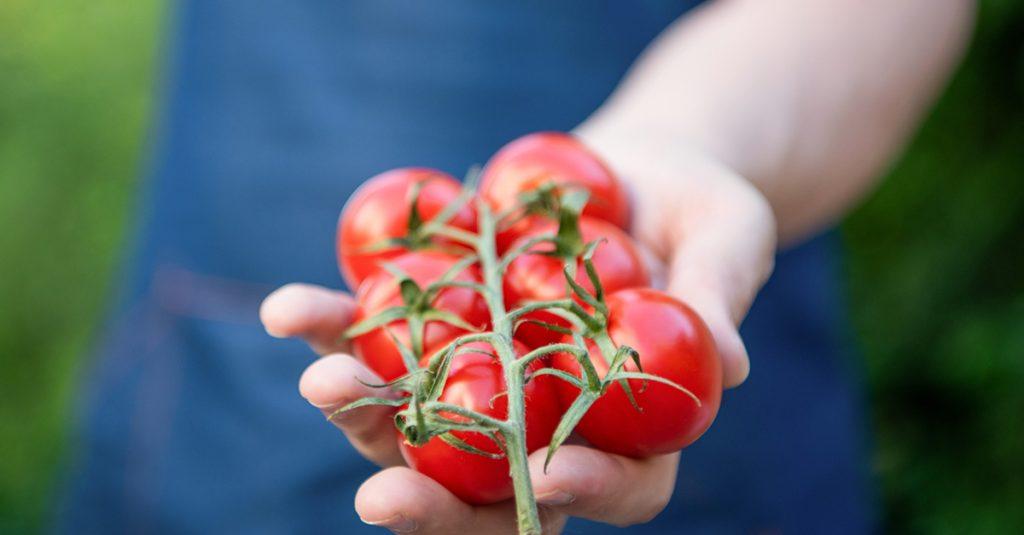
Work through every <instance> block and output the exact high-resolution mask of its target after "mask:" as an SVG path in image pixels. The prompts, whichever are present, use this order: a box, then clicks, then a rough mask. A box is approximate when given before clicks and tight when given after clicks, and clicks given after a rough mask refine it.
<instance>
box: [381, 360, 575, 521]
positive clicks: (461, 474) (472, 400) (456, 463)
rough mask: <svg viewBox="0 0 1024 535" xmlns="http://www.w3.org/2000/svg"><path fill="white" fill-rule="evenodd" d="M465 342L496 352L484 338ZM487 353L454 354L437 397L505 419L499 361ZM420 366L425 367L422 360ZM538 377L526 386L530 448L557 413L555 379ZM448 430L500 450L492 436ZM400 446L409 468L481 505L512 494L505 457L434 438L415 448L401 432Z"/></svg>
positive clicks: (543, 439) (541, 442)
mask: <svg viewBox="0 0 1024 535" xmlns="http://www.w3.org/2000/svg"><path fill="white" fill-rule="evenodd" d="M463 347H469V348H473V349H477V350H479V351H482V352H486V353H490V354H491V355H493V353H494V349H493V348H492V347H491V345H490V344H488V343H486V342H477V343H473V344H467V345H466V346H463ZM514 347H515V350H516V353H517V354H518V355H519V356H522V355H523V354H525V353H526V351H527V348H526V347H525V346H523V345H522V344H520V343H518V342H516V343H515V346H514ZM491 355H488V354H484V353H477V352H469V353H459V354H457V355H456V356H455V357H454V358H453V360H452V364H451V369H450V370H449V372H448V381H447V382H446V383H445V387H444V391H443V392H442V394H441V398H440V400H441V401H444V402H446V403H453V404H456V405H460V406H462V407H466V408H469V409H472V410H474V411H477V412H479V413H481V414H485V415H487V416H491V417H494V418H499V419H504V418H505V417H506V416H507V415H508V400H507V398H506V397H505V396H499V394H502V393H503V392H505V380H504V376H503V374H502V366H501V363H500V362H499V361H498V360H497V358H495V357H494V356H491ZM421 365H422V366H425V365H426V362H425V361H424V362H423V363H421ZM537 367H539V363H538V364H537ZM533 369H535V368H533ZM541 379H549V378H548V377H542V378H538V379H537V380H530V381H528V382H527V383H526V385H525V387H524V395H525V397H526V400H525V403H526V415H525V416H526V448H527V451H529V452H533V451H536V450H537V449H540V448H542V447H544V446H547V445H548V444H549V443H550V441H551V435H552V434H554V432H555V427H557V426H558V421H559V419H560V418H561V411H560V407H559V403H558V398H557V396H556V394H555V392H554V387H553V383H552V382H550V381H546V380H541ZM453 418H455V417H453ZM452 434H453V435H455V436H456V437H458V438H459V439H461V440H462V441H464V442H466V443H467V444H469V445H471V446H473V447H475V448H477V449H479V450H482V451H486V452H488V453H500V452H501V450H500V449H499V448H498V446H497V445H496V444H495V443H494V442H493V441H492V440H491V439H490V438H488V437H487V436H485V435H482V434H480V433H472V432H462V431H454V432H452ZM399 445H400V449H401V451H402V457H404V458H405V461H406V462H407V463H408V464H409V466H410V467H412V468H413V469H414V470H417V471H419V472H421V473H423V474H426V475H427V476H430V477H431V478H432V479H434V480H435V481H437V482H438V483H441V484H442V485H444V487H445V488H447V489H448V490H450V491H451V492H452V493H453V494H455V495H456V496H458V497H459V499H461V500H462V501H464V502H466V503H470V504H474V505H483V504H489V503H495V502H500V501H503V500H507V499H509V498H511V497H512V494H513V492H512V478H511V477H510V476H509V467H508V461H507V460H506V459H491V458H488V457H484V456H481V455H476V454H473V453H469V452H465V451H462V450H458V449H456V448H454V447H452V446H450V445H448V444H446V443H445V442H443V441H442V440H441V439H439V438H436V437H435V438H432V439H431V440H430V441H428V442H427V443H426V444H424V445H422V446H419V447H413V446H410V445H409V444H407V443H406V442H405V441H404V440H403V439H402V438H401V435H400V436H399Z"/></svg>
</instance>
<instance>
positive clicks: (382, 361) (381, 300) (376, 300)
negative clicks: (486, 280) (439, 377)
mask: <svg viewBox="0 0 1024 535" xmlns="http://www.w3.org/2000/svg"><path fill="white" fill-rule="evenodd" d="M458 260H459V259H458V257H456V256H452V255H449V254H445V253H440V252H436V251H416V252H411V253H406V254H404V255H402V256H400V257H398V258H395V259H394V260H392V263H393V264H394V265H396V266H398V267H399V268H401V269H402V270H403V271H405V272H406V273H408V274H409V276H410V277H412V279H413V280H414V281H415V282H416V284H419V285H420V287H421V288H426V287H427V285H428V284H430V283H432V282H435V281H437V280H438V279H440V278H441V276H442V275H444V273H445V272H446V271H448V269H450V268H451V267H452V265H454V264H455V263H456V262H458ZM456 279H457V280H465V281H474V282H480V272H479V269H478V268H477V267H476V266H470V267H469V268H466V269H465V270H463V271H462V272H461V273H460V274H459V275H458V277H456ZM356 300H357V301H358V303H359V307H358V308H357V310H356V316H355V321H357V322H358V321H360V320H362V319H364V318H367V317H369V316H372V315H374V314H376V313H378V312H380V311H382V310H384V309H386V308H389V307H393V306H398V305H401V304H402V297H401V295H400V293H399V288H398V281H397V280H396V279H395V277H394V276H393V275H392V274H391V273H390V272H388V271H386V270H383V269H379V268H378V270H377V271H376V272H374V274H372V275H370V276H369V277H367V278H366V280H364V281H363V283H362V284H360V285H359V291H358V292H357V293H356ZM432 305H433V307H434V308H437V309H440V310H445V311H448V312H451V313H453V314H455V315H457V316H459V317H460V318H462V319H464V320H466V322H468V323H469V324H471V325H475V326H480V327H484V326H486V325H487V323H488V319H489V317H490V316H489V313H488V310H487V305H486V303H485V302H484V300H483V298H482V297H480V294H478V293H477V292H475V291H473V290H471V289H468V288H446V289H444V290H441V291H440V292H439V293H438V295H437V297H435V298H434V302H433V303H432ZM387 330H390V331H391V333H392V334H394V335H395V337H396V338H398V339H399V340H401V341H402V343H403V344H405V345H406V347H409V344H410V339H409V327H408V325H407V324H406V321H405V320H404V319H403V320H397V321H394V322H391V323H389V324H388V325H387V329H385V328H383V327H381V328H378V329H374V330H372V331H370V332H368V333H365V334H362V335H360V336H357V337H355V338H354V339H353V340H352V350H353V352H354V353H355V355H356V356H357V357H359V358H360V359H362V360H363V361H364V362H366V364H367V366H369V367H370V368H371V369H372V370H373V371H375V372H377V374H378V375H380V376H381V378H383V379H384V380H385V381H390V380H392V379H395V378H397V377H399V376H401V375H404V374H405V373H406V372H407V371H408V370H406V367H405V363H404V362H403V360H402V354H401V353H400V352H399V351H398V348H397V347H395V343H394V341H393V340H392V339H391V336H390V335H388V332H387ZM460 334H465V331H464V330H463V329H460V328H458V327H455V326H453V325H450V324H448V323H442V322H439V321H431V322H427V324H426V328H425V329H424V336H423V347H425V348H430V347H434V346H436V345H438V344H439V343H446V342H447V341H448V340H450V339H452V338H454V337H455V336H458V335H460Z"/></svg>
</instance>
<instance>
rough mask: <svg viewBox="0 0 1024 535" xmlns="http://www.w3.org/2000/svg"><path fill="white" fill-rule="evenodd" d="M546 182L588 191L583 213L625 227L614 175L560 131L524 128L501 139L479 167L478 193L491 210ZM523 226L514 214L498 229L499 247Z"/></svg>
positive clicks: (625, 208) (622, 194)
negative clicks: (509, 139) (512, 219)
mask: <svg viewBox="0 0 1024 535" xmlns="http://www.w3.org/2000/svg"><path fill="white" fill-rule="evenodd" d="M547 183H552V184H554V185H555V186H556V187H564V186H570V187H577V188H582V189H585V190H587V191H588V192H590V199H589V201H588V202H587V205H586V207H585V208H584V210H583V214H584V215H587V216H590V217H595V218H598V219H603V220H605V221H608V222H609V223H611V224H613V225H615V226H617V227H619V228H622V229H625V228H627V227H628V226H629V198H628V196H627V194H626V190H625V188H624V187H623V185H622V183H621V182H620V181H619V179H618V177H616V176H615V174H614V173H613V172H612V171H611V170H610V169H609V168H608V166H607V165H605V163H604V162H602V161H601V159H600V158H598V157H597V155H595V154H594V153H593V152H591V151H590V149H588V148H587V147H586V146H585V145H584V144H583V143H582V142H580V141H579V140H578V139H576V138H575V137H573V136H572V135H569V134H564V133H561V132H538V133H535V134H529V135H526V136H523V137H521V138H519V139H516V140H514V141H512V142H511V143H509V144H507V145H505V146H504V147H502V148H501V150H499V151H498V152H497V154H495V155H494V156H493V157H492V158H491V159H490V161H488V162H487V165H486V167H484V171H483V176H482V178H481V181H480V196H481V197H482V198H483V199H484V200H485V201H487V203H488V204H490V206H491V208H493V209H494V210H495V212H498V213H501V212H504V211H508V210H511V209H513V208H515V206H516V204H517V203H518V202H519V199H520V195H521V194H523V193H528V192H531V191H536V190H537V189H538V188H540V187H541V186H543V185H545V184H547ZM528 228H529V224H528V222H526V221H523V220H520V221H519V222H517V223H516V224H514V225H512V226H511V227H510V228H508V229H505V230H503V231H502V232H500V233H499V234H498V237H497V241H498V247H499V250H504V248H505V246H507V245H508V244H509V243H511V242H512V241H513V240H514V239H515V238H516V237H518V236H520V235H522V234H523V233H524V232H526V231H527V230H528Z"/></svg>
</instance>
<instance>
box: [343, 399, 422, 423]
mask: <svg viewBox="0 0 1024 535" xmlns="http://www.w3.org/2000/svg"><path fill="white" fill-rule="evenodd" d="M408 402H409V398H399V399H392V398H362V399H357V400H356V401H353V402H352V403H349V404H348V405H345V406H344V407H342V408H340V409H338V410H336V411H334V412H332V413H331V414H330V415H329V416H327V419H328V420H334V419H335V418H337V417H338V416H340V415H341V414H344V413H346V412H348V411H351V410H354V409H358V408H360V407H370V406H384V407H401V406H402V405H405V404H406V403H408Z"/></svg>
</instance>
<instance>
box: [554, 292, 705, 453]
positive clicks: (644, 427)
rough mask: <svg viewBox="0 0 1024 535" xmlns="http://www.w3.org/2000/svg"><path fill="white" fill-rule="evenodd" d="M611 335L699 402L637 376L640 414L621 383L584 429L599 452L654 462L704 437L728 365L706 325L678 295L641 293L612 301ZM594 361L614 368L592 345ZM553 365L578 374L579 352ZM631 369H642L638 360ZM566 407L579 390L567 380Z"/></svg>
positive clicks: (561, 385) (634, 385)
mask: <svg viewBox="0 0 1024 535" xmlns="http://www.w3.org/2000/svg"><path fill="white" fill-rule="evenodd" d="M607 303H608V308H609V317H608V332H609V334H610V335H611V338H612V341H614V342H615V343H616V344H624V345H628V346H630V347H632V348H633V349H636V350H637V351H638V352H639V353H640V364H641V365H642V367H643V371H644V372H646V373H649V374H652V375H657V376H659V377H664V378H665V379H668V380H670V381H673V382H675V383H676V384H678V385H680V386H682V387H683V388H686V389H687V390H689V391H690V392H693V394H694V395H696V396H697V398H698V399H700V402H701V405H700V406H699V407H698V406H697V404H696V403H695V402H694V400H693V399H692V398H690V397H689V396H687V395H686V394H684V393H682V392H680V391H678V390H676V389H674V388H672V387H671V386H668V385H665V384H661V383H656V382H653V381H648V382H647V384H646V388H644V386H643V381H640V380H637V379H630V380H629V385H630V388H631V389H632V391H633V395H634V396H635V397H636V401H637V403H638V404H639V405H640V407H641V408H642V409H643V412H638V411H637V410H636V408H634V407H633V405H632V404H630V402H629V398H628V397H626V392H625V391H624V390H623V389H622V386H621V385H619V384H618V383H615V384H613V385H611V386H609V387H608V390H607V391H606V392H605V394H604V395H603V396H602V397H601V398H600V399H598V400H597V402H595V403H594V405H593V406H591V408H590V411H589V412H587V414H586V415H585V416H584V417H583V419H582V420H581V421H580V423H579V425H578V426H577V427H576V432H577V433H579V434H580V435H581V436H582V437H583V438H585V439H587V440H588V441H589V442H590V443H591V444H592V445H593V446H594V447H596V448H598V449H600V450H602V451H607V452H611V453H618V454H620V455H627V456H630V457H648V456H651V455H660V454H664V453H671V452H674V451H678V450H680V449H682V448H684V447H686V446H688V445H689V444H690V443H692V442H693V441H695V440H697V438H699V437H700V436H701V435H702V434H703V433H704V431H706V430H707V428H708V427H709V426H710V425H711V422H712V420H714V419H715V414H716V413H717V412H718V405H719V403H720V401H721V397H722V366H721V363H720V362H719V359H718V354H717V352H716V351H715V343H714V340H712V338H711V333H710V332H709V331H708V328H707V326H706V325H705V324H704V321H703V320H701V318H700V316H698V315H697V313H696V312H694V311H693V310H692V309H691V308H690V307H688V306H686V305H685V304H683V303H681V302H679V301H678V300H676V299H675V298H673V297H671V296H669V295H667V294H664V293H662V292H659V291H657V290H652V289H650V288H637V289H632V290H624V291H621V292H617V293H615V294H612V295H610V296H608V300H607ZM589 349H590V354H591V361H592V362H593V363H594V367H595V368H597V371H598V373H599V374H601V375H602V376H603V375H604V374H605V373H606V372H607V371H608V363H607V362H606V361H605V360H604V358H603V357H602V356H601V353H600V351H599V350H598V349H597V348H596V347H594V345H593V344H592V343H591V344H590V347H589ZM552 365H553V366H554V367H555V368H559V369H561V370H563V371H566V372H568V373H570V374H573V375H575V376H577V377H580V376H581V375H580V374H581V372H580V369H579V363H577V362H576V359H575V358H574V357H572V356H571V355H567V354H558V355H555V356H554V358H553V359H552ZM626 368H627V369H628V370H631V371H636V365H635V364H634V363H633V362H632V361H630V362H629V363H628V364H627V365H626ZM555 388H556V390H557V391H558V394H559V397H560V398H561V400H562V403H563V405H564V406H568V404H569V403H572V401H573V400H574V399H576V396H577V394H578V393H579V390H578V389H576V388H575V387H573V386H572V385H569V384H568V383H565V382H563V381H559V382H558V383H556V386H555Z"/></svg>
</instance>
